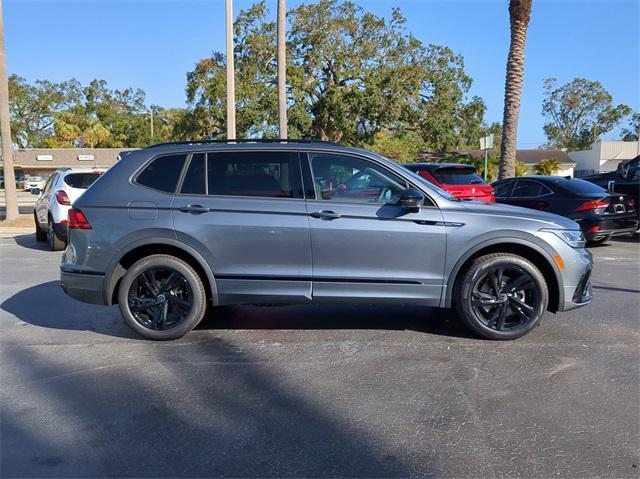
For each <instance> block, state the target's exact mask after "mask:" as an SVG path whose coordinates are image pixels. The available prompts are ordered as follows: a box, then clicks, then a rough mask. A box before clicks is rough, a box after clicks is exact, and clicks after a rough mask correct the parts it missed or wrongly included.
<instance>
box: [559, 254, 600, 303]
mask: <svg viewBox="0 0 640 479" xmlns="http://www.w3.org/2000/svg"><path fill="white" fill-rule="evenodd" d="M574 251H575V253H576V254H575V257H574V258H571V261H570V262H568V261H567V262H565V271H563V272H562V276H563V281H564V302H563V304H562V305H560V311H570V310H572V309H576V308H579V307H581V306H586V305H587V304H589V303H591V299H592V289H591V274H592V272H593V256H592V254H591V253H590V252H589V251H588V250H587V249H584V248H581V249H575V250H574ZM569 265H570V266H569Z"/></svg>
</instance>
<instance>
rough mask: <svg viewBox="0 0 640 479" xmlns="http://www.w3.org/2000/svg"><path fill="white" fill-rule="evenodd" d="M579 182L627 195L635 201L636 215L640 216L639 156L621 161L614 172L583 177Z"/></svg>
mask: <svg viewBox="0 0 640 479" xmlns="http://www.w3.org/2000/svg"><path fill="white" fill-rule="evenodd" d="M580 179H581V180H585V181H589V182H591V183H593V184H595V185H598V186H601V187H602V188H606V189H607V190H609V191H612V192H614V193H619V194H623V195H629V196H630V197H631V198H633V200H634V201H635V205H636V213H638V214H639V215H640V208H639V207H638V205H639V204H640V156H636V157H635V158H634V159H632V160H629V161H623V162H622V163H620V164H619V165H618V169H617V170H616V171H611V172H609V173H600V174H598V175H590V176H584V177H582V178H580Z"/></svg>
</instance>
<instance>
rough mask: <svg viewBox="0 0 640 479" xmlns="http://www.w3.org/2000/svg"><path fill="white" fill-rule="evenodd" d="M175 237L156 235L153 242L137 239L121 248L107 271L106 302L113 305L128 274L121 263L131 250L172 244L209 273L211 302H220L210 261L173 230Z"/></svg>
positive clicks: (216, 303)
mask: <svg viewBox="0 0 640 479" xmlns="http://www.w3.org/2000/svg"><path fill="white" fill-rule="evenodd" d="M171 233H172V236H173V237H169V236H156V237H155V238H154V240H153V241H152V242H150V241H149V239H148V238H147V239H139V240H137V241H134V242H131V243H127V245H126V246H125V247H122V248H120V249H119V251H118V254H117V255H116V256H115V259H114V260H112V261H111V263H110V264H109V267H108V268H107V271H106V272H105V286H106V287H105V288H104V294H105V298H104V299H105V304H107V305H111V304H112V301H111V298H112V297H113V291H114V289H115V287H116V284H117V283H118V281H119V280H120V279H121V278H122V277H123V276H124V275H125V274H126V272H127V271H126V270H125V269H124V268H123V267H122V266H121V265H120V260H121V259H122V258H123V257H124V256H125V255H126V254H127V253H129V252H130V251H133V250H134V249H136V248H138V247H140V246H150V245H166V246H171V247H174V248H177V249H180V250H182V251H184V252H185V253H186V254H188V255H189V256H191V257H192V258H194V259H195V260H196V261H197V262H198V264H199V265H200V267H201V268H202V270H203V271H204V272H205V274H206V275H207V279H208V280H209V284H210V285H211V303H212V305H213V306H217V305H218V304H219V303H218V288H217V286H216V280H215V276H214V275H213V271H212V270H211V267H210V266H209V263H207V261H206V260H205V259H204V257H203V256H202V255H201V254H200V253H199V252H198V251H197V250H196V249H194V248H192V247H191V246H189V245H187V244H185V243H183V242H181V241H178V240H177V239H175V233H174V232H171Z"/></svg>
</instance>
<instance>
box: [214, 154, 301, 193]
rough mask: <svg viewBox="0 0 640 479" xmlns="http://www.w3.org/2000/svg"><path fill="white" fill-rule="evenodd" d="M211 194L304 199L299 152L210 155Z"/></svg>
mask: <svg viewBox="0 0 640 479" xmlns="http://www.w3.org/2000/svg"><path fill="white" fill-rule="evenodd" d="M207 183H208V193H209V194H210V195H225V196H258V197H266V198H302V180H301V177H300V168H299V163H298V153H297V152H286V151H282V152H280V151H256V152H253V151H251V152H224V153H209V154H207Z"/></svg>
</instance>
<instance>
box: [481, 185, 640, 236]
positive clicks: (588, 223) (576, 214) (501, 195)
mask: <svg viewBox="0 0 640 479" xmlns="http://www.w3.org/2000/svg"><path fill="white" fill-rule="evenodd" d="M493 189H494V191H495V195H496V201H497V202H498V203H507V204H510V205H515V206H523V207H525V208H533V209H536V210H542V211H548V212H550V213H555V214H557V215H562V216H566V217H567V218H571V219H572V220H574V221H576V222H577V223H578V224H580V228H581V229H582V232H583V233H584V235H585V238H586V239H587V241H588V242H590V243H591V244H595V243H603V242H605V241H607V240H608V239H609V238H611V237H612V236H618V235H623V234H633V233H634V232H635V231H636V230H637V229H638V217H637V215H636V211H635V208H636V205H635V204H634V203H635V202H634V200H633V199H632V198H631V197H629V196H628V195H620V194H617V193H610V192H608V191H607V190H605V189H604V188H601V187H600V186H597V185H594V184H593V183H589V182H588V181H584V180H579V179H575V178H571V177H562V176H527V177H520V178H511V179H508V180H501V181H496V182H495V183H493Z"/></svg>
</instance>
